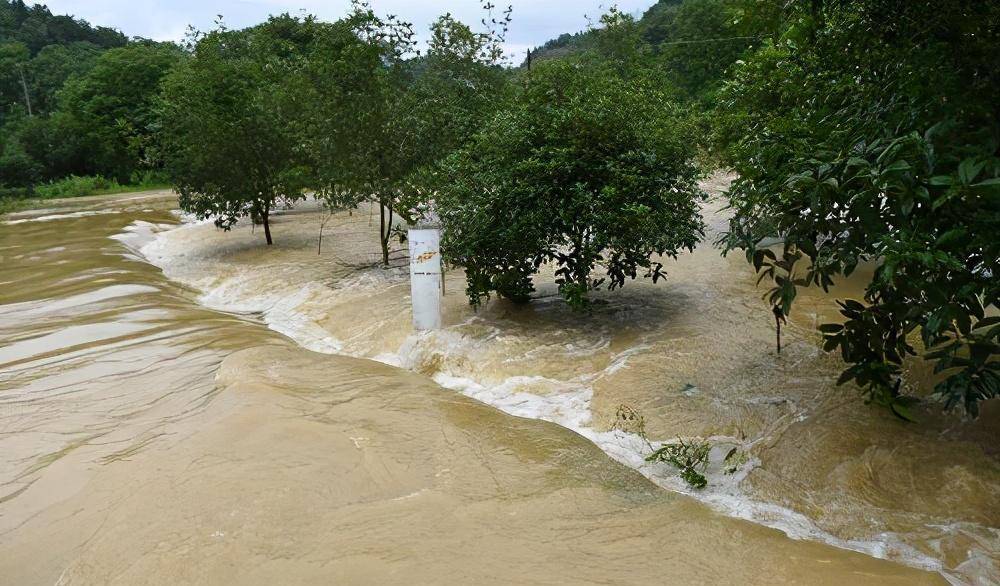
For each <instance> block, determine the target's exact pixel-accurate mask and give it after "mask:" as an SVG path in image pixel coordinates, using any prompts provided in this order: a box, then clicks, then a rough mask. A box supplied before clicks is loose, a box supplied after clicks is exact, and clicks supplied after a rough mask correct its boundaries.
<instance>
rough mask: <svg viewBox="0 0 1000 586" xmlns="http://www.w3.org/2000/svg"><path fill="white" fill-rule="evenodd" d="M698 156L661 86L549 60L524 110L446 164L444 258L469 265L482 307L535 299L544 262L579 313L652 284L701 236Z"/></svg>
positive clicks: (473, 298) (506, 116) (440, 202)
mask: <svg viewBox="0 0 1000 586" xmlns="http://www.w3.org/2000/svg"><path fill="white" fill-rule="evenodd" d="M691 156H692V150H691V146H690V140H689V137H688V136H687V135H686V129H685V127H684V126H683V124H681V123H680V122H678V120H677V119H676V116H675V115H674V112H673V110H672V109H671V107H670V106H669V104H668V102H667V100H665V99H664V96H663V94H662V93H661V92H660V91H659V90H658V89H657V88H656V87H655V86H654V85H653V84H651V83H649V82H647V81H645V80H643V79H625V78H622V77H621V76H620V75H618V74H617V73H616V71H615V69H614V68H613V67H612V66H602V65H600V64H593V65H588V66H578V65H574V64H571V63H566V62H546V63H543V64H541V65H539V66H538V67H536V68H534V69H532V71H531V72H530V73H528V74H527V75H526V76H525V77H524V79H523V88H522V89H521V91H520V92H519V93H518V95H517V97H516V100H515V103H514V105H513V106H512V107H511V108H509V109H507V110H505V111H503V112H501V113H500V114H499V115H498V116H497V117H496V118H494V119H493V120H492V121H490V122H489V123H487V124H486V125H485V127H484V128H483V130H482V131H481V132H480V133H479V134H478V135H476V136H475V137H474V138H473V139H472V140H471V142H470V143H469V145H468V146H466V147H465V148H464V149H462V150H461V151H460V152H458V153H456V154H455V155H453V156H451V157H449V158H448V159H446V160H445V161H444V162H443V163H442V165H441V166H440V174H439V177H438V179H439V181H440V185H439V189H438V192H437V196H436V204H437V209H438V211H439V213H440V216H441V219H442V222H443V225H444V234H443V242H442V247H443V250H444V251H445V254H446V255H447V256H448V258H449V260H450V261H451V262H454V263H456V264H458V265H461V266H463V267H465V270H466V277H467V281H468V290H467V292H468V295H469V299H470V302H471V303H473V304H474V305H478V304H479V303H481V302H482V300H483V299H484V298H488V297H489V295H490V294H491V292H496V293H498V294H500V295H502V296H504V297H507V298H510V299H512V300H515V301H526V300H527V299H528V297H529V295H530V293H531V292H532V290H533V287H532V284H531V276H532V275H533V274H534V273H535V272H536V271H538V269H539V268H540V267H541V266H542V265H543V264H545V263H553V264H554V265H555V267H556V278H557V283H558V284H559V291H560V293H561V294H562V295H563V297H564V298H565V299H566V300H567V301H568V302H569V303H570V304H571V305H572V306H573V307H575V308H583V307H585V306H586V305H587V299H588V297H587V295H588V292H589V291H591V290H594V289H596V288H599V287H601V286H602V284H604V283H605V282H607V283H608V286H609V287H610V288H611V289H616V288H618V287H621V286H622V285H624V283H625V281H626V279H634V278H636V277H637V275H638V274H639V270H640V269H644V274H645V276H647V277H652V278H653V280H654V281H656V280H658V279H659V278H661V277H663V276H664V273H663V272H662V268H663V267H662V264H660V263H659V262H657V261H656V260H654V259H653V258H652V257H653V256H654V255H667V256H676V255H677V254H678V252H679V251H680V250H681V249H682V248H688V249H690V248H693V247H694V246H695V244H696V243H697V242H698V239H699V237H700V236H701V233H702V223H701V218H700V216H699V214H698V201H699V199H700V198H701V196H702V194H701V193H700V192H699V190H698V189H697V186H696V178H697V171H696V169H695V167H694V165H693V164H692V162H691ZM598 266H600V267H601V268H603V271H604V273H605V275H604V276H600V277H597V276H595V275H594V274H593V273H594V271H595V268H597V267H598Z"/></svg>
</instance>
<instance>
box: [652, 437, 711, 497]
mask: <svg viewBox="0 0 1000 586" xmlns="http://www.w3.org/2000/svg"><path fill="white" fill-rule="evenodd" d="M711 451H712V446H711V444H709V443H708V442H706V441H703V440H700V439H692V440H689V441H685V440H684V439H683V438H677V443H672V444H664V445H662V446H660V448H659V449H657V450H656V451H654V452H653V453H652V454H650V455H648V456H646V461H647V462H666V463H668V464H671V465H673V466H674V467H675V468H677V469H678V470H680V472H681V478H683V479H684V482H687V483H688V485H689V486H691V487H692V488H705V487H706V486H708V479H707V478H705V474H704V472H705V469H706V468H708V455H709V453H710V452H711Z"/></svg>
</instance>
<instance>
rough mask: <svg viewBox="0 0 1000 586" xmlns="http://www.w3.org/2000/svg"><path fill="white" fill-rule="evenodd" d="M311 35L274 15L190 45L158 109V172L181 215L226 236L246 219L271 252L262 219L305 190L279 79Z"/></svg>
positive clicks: (290, 106)
mask: <svg viewBox="0 0 1000 586" xmlns="http://www.w3.org/2000/svg"><path fill="white" fill-rule="evenodd" d="M317 26H318V25H317V24H316V23H315V21H313V20H312V19H305V20H300V19H295V18H292V17H289V16H287V15H284V16H279V17H272V18H271V19H270V20H268V21H267V22H266V23H264V24H262V25H259V26H256V27H254V28H250V29H246V30H243V31H230V30H227V29H225V28H224V27H220V28H219V29H218V30H215V31H213V32H211V33H208V34H205V35H196V36H194V37H193V38H192V44H193V46H192V54H191V57H190V58H189V59H187V60H186V61H184V62H183V63H182V64H181V65H180V66H179V67H177V68H175V69H174V70H173V71H172V72H171V73H170V75H168V76H167V78H166V80H165V81H164V83H163V95H162V101H161V103H160V108H159V114H160V124H161V127H160V133H159V136H160V139H161V141H162V142H161V144H162V149H163V155H164V158H165V160H166V170H167V172H168V174H169V176H170V178H171V179H172V181H173V182H174V184H175V185H176V187H177V190H178V192H179V193H180V205H181V207H182V208H183V209H184V210H186V211H189V212H191V213H194V214H195V215H197V216H198V217H199V218H214V219H215V223H216V225H217V226H219V227H220V228H223V229H226V230H228V229H229V228H231V227H232V226H233V224H235V223H236V222H237V221H238V220H239V219H240V218H242V217H246V216H251V217H252V218H253V219H254V220H255V221H259V222H261V223H263V225H264V233H265V238H266V240H267V243H268V244H271V242H272V240H271V232H270V223H269V216H270V212H271V210H273V209H274V207H275V206H276V205H277V204H278V203H279V202H292V201H295V200H298V199H302V198H303V197H304V195H303V189H304V188H305V187H306V186H307V185H308V175H309V173H308V167H307V166H306V161H305V157H304V155H303V153H302V149H301V144H302V141H301V140H300V138H299V136H298V135H297V134H296V132H294V130H295V128H296V127H295V125H294V124H293V123H292V121H293V120H294V119H296V117H297V115H298V114H297V109H296V108H295V107H294V96H293V95H292V90H291V86H290V85H289V84H288V83H287V79H288V77H289V76H290V75H291V74H292V73H293V72H294V71H296V70H297V68H299V67H300V66H301V54H302V52H303V47H304V46H306V45H308V44H309V43H310V42H311V40H312V38H313V36H314V35H315V33H316V28H317Z"/></svg>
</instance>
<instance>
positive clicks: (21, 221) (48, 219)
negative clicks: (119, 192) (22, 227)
mask: <svg viewBox="0 0 1000 586" xmlns="http://www.w3.org/2000/svg"><path fill="white" fill-rule="evenodd" d="M120 213H121V211H119V210H87V211H82V212H71V213H67V214H49V215H45V216H34V217H30V218H18V219H16V220H4V222H3V223H4V224H6V225H8V226H12V225H15V224H26V223H28V222H51V221H53V220H68V219H72V218H83V217H86V216H103V215H106V214H120Z"/></svg>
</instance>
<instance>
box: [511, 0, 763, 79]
mask: <svg viewBox="0 0 1000 586" xmlns="http://www.w3.org/2000/svg"><path fill="white" fill-rule="evenodd" d="M761 10H767V11H773V7H770V6H768V3H763V2H761V3H751V4H748V3H746V2H734V1H733V0H659V1H658V2H657V3H656V4H654V5H653V6H652V7H650V8H649V9H648V10H646V12H645V13H644V14H643V15H642V17H641V18H639V19H637V20H636V21H635V27H636V30H637V31H638V33H639V34H640V36H641V38H642V42H643V43H644V45H645V48H646V49H647V50H648V51H649V52H650V54H651V55H652V56H653V60H654V61H655V62H656V65H657V67H660V68H662V71H663V72H664V73H665V74H666V75H667V77H668V78H669V82H670V83H671V84H672V85H674V86H676V88H678V89H680V90H682V91H683V92H684V94H685V95H686V96H687V97H690V98H698V99H700V98H704V97H705V96H706V95H707V94H709V93H710V92H711V91H712V90H713V89H715V88H717V87H718V85H719V84H720V82H721V80H722V77H723V75H724V74H725V72H726V70H727V68H729V66H731V65H732V64H733V63H734V62H736V60H737V59H739V58H740V56H741V55H743V54H744V52H745V51H746V50H747V49H748V48H750V47H753V46H759V45H760V41H761V40H762V39H764V38H766V36H767V35H769V34H771V33H772V32H773V31H774V27H775V26H776V24H777V23H776V22H773V23H772V22H766V21H764V20H762V19H761V18H760V15H761V12H758V11H761ZM748 12H749V13H751V14H752V18H747V16H748ZM600 28H601V24H600V22H598V21H597V20H596V19H595V20H594V21H593V23H592V26H591V28H590V29H589V30H587V31H583V32H579V33H573V34H570V33H566V34H563V35H561V36H559V37H557V38H555V39H552V40H550V41H548V42H547V43H545V44H543V45H542V46H540V47H537V48H535V49H533V50H532V56H531V60H532V62H534V63H537V62H539V61H545V60H548V59H558V58H566V57H572V56H579V55H581V54H584V53H586V52H587V51H590V50H592V49H593V48H594V45H595V43H596V42H597V37H598V35H599V30H600ZM525 66H527V61H526V62H525V63H523V64H522V67H525Z"/></svg>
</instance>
